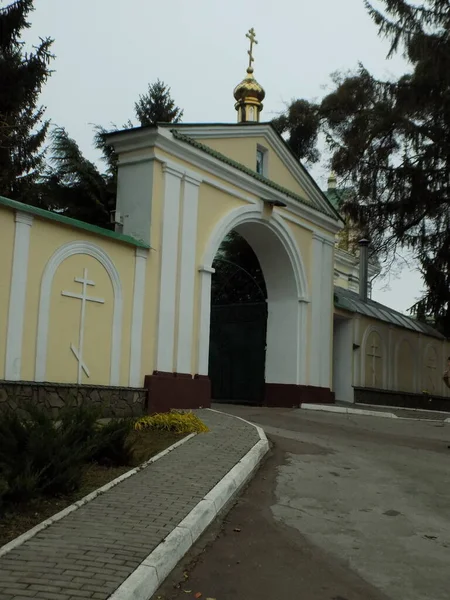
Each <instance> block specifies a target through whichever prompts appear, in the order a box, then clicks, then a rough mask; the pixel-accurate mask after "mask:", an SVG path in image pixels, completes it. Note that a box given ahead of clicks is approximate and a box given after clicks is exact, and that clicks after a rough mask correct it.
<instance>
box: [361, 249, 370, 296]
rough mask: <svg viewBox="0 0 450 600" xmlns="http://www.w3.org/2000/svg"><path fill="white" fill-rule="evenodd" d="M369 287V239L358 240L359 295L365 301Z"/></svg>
mask: <svg viewBox="0 0 450 600" xmlns="http://www.w3.org/2000/svg"><path fill="white" fill-rule="evenodd" d="M368 288H369V240H366V239H363V240H360V241H359V297H360V299H361V300H362V301H363V302H367V297H368Z"/></svg>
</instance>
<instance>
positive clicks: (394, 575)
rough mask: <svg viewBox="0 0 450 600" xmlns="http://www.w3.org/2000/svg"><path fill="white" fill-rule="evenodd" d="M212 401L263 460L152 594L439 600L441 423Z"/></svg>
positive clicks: (445, 543)
mask: <svg viewBox="0 0 450 600" xmlns="http://www.w3.org/2000/svg"><path fill="white" fill-rule="evenodd" d="M216 408H218V407H216ZM219 408H220V409H221V410H224V411H226V412H231V413H234V414H237V415H239V416H242V417H244V418H247V419H248V420H250V421H253V422H255V423H258V424H260V425H262V426H263V427H264V429H265V431H266V433H267V434H268V437H269V439H271V441H272V442H273V447H272V450H271V453H270V456H269V457H268V458H267V460H266V461H265V463H264V464H263V465H262V467H261V468H260V470H259V471H258V473H257V474H256V476H255V478H254V480H253V481H252V482H251V484H250V485H249V486H248V488H247V489H246V490H245V491H244V492H243V494H242V495H241V497H240V498H239V499H238V501H237V502H236V504H235V506H234V507H233V508H232V509H231V511H230V512H229V513H228V514H227V515H226V517H225V519H224V520H223V521H222V522H220V521H218V522H216V523H215V524H214V525H213V526H212V527H211V528H210V529H209V530H208V531H207V532H206V534H205V535H204V536H203V537H202V538H201V539H200V540H199V542H198V543H197V544H196V546H194V548H193V549H192V550H191V552H190V553H189V554H188V555H187V556H186V558H185V560H184V561H183V564H181V565H180V566H179V567H178V568H177V569H175V571H174V572H173V573H172V574H171V575H170V576H169V578H168V580H167V581H166V582H165V584H164V585H163V586H162V587H161V589H160V590H159V591H158V592H157V593H156V594H155V595H154V597H153V598H154V599H159V600H180V599H181V598H183V599H185V600H186V599H188V598H195V597H196V594H199V593H200V594H201V596H200V598H201V600H208V599H214V600H231V599H239V600H281V599H284V598H286V599H288V600H294V599H295V600H386V599H391V600H448V598H449V597H450V571H449V566H450V503H449V496H450V450H449V449H448V448H447V445H448V443H449V442H450V425H449V424H447V425H443V424H437V423H431V422H419V421H402V420H396V419H384V418H381V417H360V416H358V417H354V416H351V417H350V416H346V415H340V414H327V413H314V412H306V411H286V410H278V409H262V408H249V407H236V406H233V407H230V406H220V407H219ZM197 597H199V596H197Z"/></svg>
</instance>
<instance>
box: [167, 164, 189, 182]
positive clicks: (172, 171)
mask: <svg viewBox="0 0 450 600" xmlns="http://www.w3.org/2000/svg"><path fill="white" fill-rule="evenodd" d="M162 170H163V173H164V174H169V175H173V177H179V178H180V179H181V178H182V177H183V176H184V174H185V172H184V171H183V169H182V168H180V166H179V165H177V164H176V163H174V162H171V161H165V162H163V163H162Z"/></svg>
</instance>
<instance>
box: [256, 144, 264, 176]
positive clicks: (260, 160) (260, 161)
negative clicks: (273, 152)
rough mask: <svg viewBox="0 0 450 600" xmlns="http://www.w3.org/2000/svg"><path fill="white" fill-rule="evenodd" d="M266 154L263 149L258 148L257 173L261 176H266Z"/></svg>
mask: <svg viewBox="0 0 450 600" xmlns="http://www.w3.org/2000/svg"><path fill="white" fill-rule="evenodd" d="M264 155H265V152H264V150H261V148H257V150H256V172H257V173H259V175H265V173H264V171H265V169H264V159H265V156H264Z"/></svg>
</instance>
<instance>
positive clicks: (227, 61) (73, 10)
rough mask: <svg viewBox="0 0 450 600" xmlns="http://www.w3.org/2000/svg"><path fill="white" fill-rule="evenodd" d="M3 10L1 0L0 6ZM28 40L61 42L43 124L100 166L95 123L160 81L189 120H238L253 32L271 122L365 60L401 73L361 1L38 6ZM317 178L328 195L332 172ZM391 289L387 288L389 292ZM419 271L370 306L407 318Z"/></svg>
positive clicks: (114, 116) (122, 0) (127, 111)
mask: <svg viewBox="0 0 450 600" xmlns="http://www.w3.org/2000/svg"><path fill="white" fill-rule="evenodd" d="M1 4H5V2H1V3H0V5H1ZM35 5H36V10H35V12H34V13H32V15H31V22H32V28H31V29H30V30H29V31H28V32H27V34H26V40H27V41H28V42H30V43H31V42H33V41H34V42H36V41H37V40H38V37H39V36H40V37H46V36H50V37H52V38H54V39H55V42H54V47H53V51H54V54H55V55H56V59H55V61H54V62H53V65H52V67H53V69H54V70H55V72H54V73H53V75H52V77H51V78H50V79H49V81H48V83H47V84H46V86H45V88H44V91H43V93H42V102H43V103H44V104H45V105H46V106H47V116H48V117H49V118H50V119H51V120H52V121H53V123H54V124H57V125H59V126H64V127H65V128H66V129H67V131H68V132H69V134H70V136H71V137H73V138H75V139H76V140H77V142H78V143H79V145H80V147H81V149H82V151H83V152H84V153H85V155H86V156H87V157H89V158H90V159H92V160H97V159H98V155H97V153H96V151H95V149H94V148H93V147H92V137H93V136H92V125H93V124H101V125H103V126H105V127H109V126H110V125H111V124H112V123H114V124H116V125H118V126H121V125H123V123H125V122H126V121H128V119H130V118H131V119H134V102H135V101H136V100H137V99H138V97H139V95H140V94H141V93H143V92H145V91H146V89H147V86H148V83H150V82H154V81H155V80H156V79H157V78H160V79H162V80H163V81H165V82H166V83H167V84H168V85H170V87H171V89H172V96H173V97H174V99H175V100H176V102H177V104H178V105H179V106H180V107H182V108H183V109H184V118H183V121H184V122H186V123H188V122H235V121H236V112H235V110H234V99H233V88H234V86H235V85H236V84H237V83H239V81H240V80H241V79H242V78H243V77H244V75H245V69H246V66H247V49H248V45H247V42H248V40H247V39H246V37H245V33H246V32H247V31H248V29H249V28H250V27H254V28H255V31H256V35H257V40H258V45H257V46H256V49H255V63H254V68H255V76H256V78H257V79H258V81H259V82H260V83H261V84H262V85H263V87H264V88H265V90H266V100H265V102H264V111H263V116H262V118H263V120H270V119H271V118H273V116H275V115H276V114H277V113H279V112H280V111H282V110H283V108H284V106H285V103H286V102H289V101H291V100H292V99H294V98H298V97H303V98H307V99H310V100H311V99H317V98H320V97H321V96H322V95H323V94H324V91H325V89H326V86H327V85H328V84H329V81H330V74H331V73H332V72H334V71H336V70H343V69H344V70H347V69H353V68H355V67H356V66H357V63H358V62H359V61H360V62H362V63H363V64H364V65H365V67H367V68H368V69H369V70H370V71H371V72H372V73H373V74H375V75H377V76H379V77H389V76H395V75H398V74H400V73H402V72H404V70H405V64H404V63H403V60H402V58H401V57H396V58H394V59H391V60H389V61H387V60H386V54H387V43H386V42H385V41H383V40H381V39H380V38H379V37H378V36H377V30H376V27H375V25H374V24H373V23H372V21H371V20H370V18H369V16H368V15H367V13H366V11H365V9H364V3H363V0H340V1H338V0H314V1H313V2H311V1H310V0H308V1H306V0H221V1H220V2H219V1H217V0H170V1H166V2H165V1H162V0H159V1H155V0H76V1H74V0H35ZM311 172H312V174H313V176H314V177H315V178H316V180H317V181H318V183H319V184H320V185H321V186H322V187H325V185H326V179H327V176H328V169H327V167H326V164H322V165H320V166H315V167H314V169H312V171H311ZM386 285H389V289H385V287H386ZM420 290H421V282H420V278H419V276H418V274H417V273H410V272H408V270H407V269H404V270H403V271H402V273H401V274H400V276H398V275H396V276H393V277H391V278H390V280H384V281H381V282H379V283H377V284H376V285H375V292H374V299H376V300H378V301H380V302H383V303H385V304H387V305H389V306H392V307H393V308H396V309H397V310H401V311H405V310H406V309H407V308H408V307H409V306H410V305H411V304H412V303H413V302H414V301H415V299H416V298H417V297H418V296H419V294H420Z"/></svg>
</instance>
